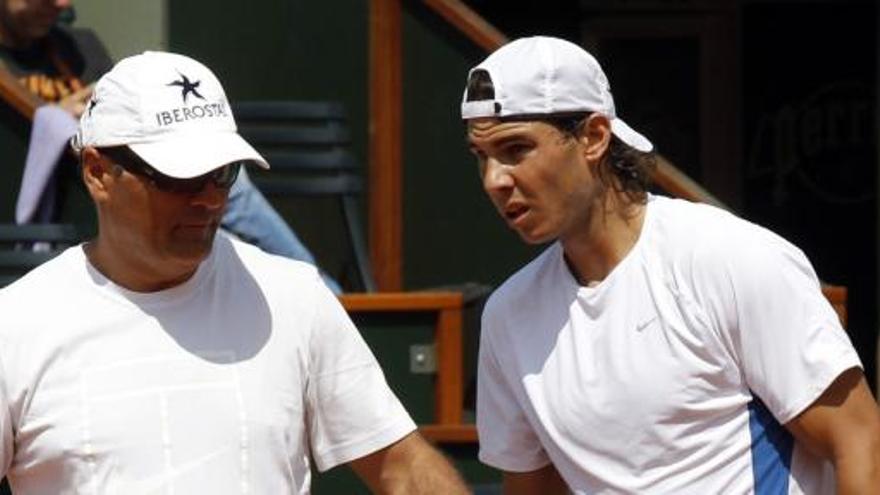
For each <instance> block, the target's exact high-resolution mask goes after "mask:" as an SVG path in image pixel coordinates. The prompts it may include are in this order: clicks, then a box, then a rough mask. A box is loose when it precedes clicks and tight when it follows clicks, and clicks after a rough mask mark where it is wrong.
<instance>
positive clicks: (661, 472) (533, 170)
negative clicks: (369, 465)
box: [462, 37, 880, 495]
mask: <svg viewBox="0 0 880 495" xmlns="http://www.w3.org/2000/svg"><path fill="white" fill-rule="evenodd" d="M463 100H464V101H463V102H462V116H463V118H464V119H465V120H466V122H467V126H468V139H469V142H470V146H471V149H472V151H473V152H474V154H475V155H476V156H477V159H478V162H479V167H480V174H481V177H482V181H483V186H484V188H485V190H486V193H487V194H488V195H489V198H490V199H491V200H492V202H493V203H494V205H495V207H496V208H497V209H498V212H499V213H500V214H501V216H502V217H503V218H504V219H505V220H506V222H507V223H508V225H509V226H510V227H511V228H512V229H514V230H515V231H516V232H517V233H518V234H519V235H520V237H522V239H523V240H524V241H526V242H528V243H533V244H538V243H550V246H549V247H548V248H547V249H546V250H545V251H544V252H543V253H542V254H541V255H540V256H538V257H537V258H536V259H535V260H533V261H532V262H531V263H529V264H528V265H526V266H525V267H524V268H522V269H521V270H520V271H518V272H517V273H516V274H514V275H513V276H512V277H510V278H509V279H508V280H507V281H506V282H505V283H504V284H503V285H502V286H501V287H500V288H499V289H498V290H497V291H496V292H495V293H494V294H493V295H492V297H491V298H490V300H489V302H488V303H487V305H486V309H485V312H484V314H483V325H482V336H481V346H480V360H479V376H478V381H477V383H478V391H477V427H478V430H479V438H480V459H481V460H482V461H483V462H485V463H487V464H489V465H492V466H495V467H497V468H499V469H501V470H503V471H504V488H505V493H507V494H520V493H541V494H542V495H544V494H547V493H554V492H555V493H563V492H565V490H567V489H568V490H572V491H574V492H576V493H676V494H679V493H694V494H707V493H725V494H728V493H742V494H746V493H758V494H767V493H774V494H776V493H785V494H788V493H792V494H794V493H805V494H827V493H833V492H834V490H835V485H836V487H837V490H838V491H839V492H840V493H864V494H867V493H876V491H877V489H878V487H880V414H878V410H877V405H876V403H875V402H874V400H873V398H872V396H871V392H870V391H869V389H868V387H867V385H866V383H865V379H864V376H863V374H862V371H861V363H860V362H859V359H858V356H857V355H856V352H855V350H854V349H853V347H852V345H851V343H850V342H849V339H848V338H847V335H846V333H845V332H844V330H843V329H842V328H841V326H840V323H839V320H838V318H837V316H836V314H835V312H834V311H833V309H832V308H831V307H830V305H829V304H828V302H827V301H826V300H825V299H824V298H823V296H822V294H821V292H820V288H819V282H818V280H817V278H816V275H815V273H814V271H813V268H812V267H811V266H810V263H809V261H808V260H807V259H806V257H805V256H804V255H803V253H802V252H801V251H800V250H799V249H797V248H796V247H795V246H793V245H791V244H789V243H788V242H786V241H785V240H783V239H782V238H780V237H779V236H777V235H775V234H773V233H772V232H770V231H768V230H765V229H763V228H761V227H759V226H757V225H754V224H751V223H748V222H746V221H744V220H742V219H739V218H737V217H735V216H733V215H731V214H729V213H727V212H724V211H721V210H719V209H716V208H713V207H710V206H706V205H698V204H692V203H688V202H685V201H681V200H674V199H669V198H665V197H661V196H655V195H652V194H648V193H647V192H646V188H647V184H648V174H649V172H650V168H651V166H652V155H651V151H652V145H651V143H650V141H648V140H647V139H646V138H645V137H644V136H642V135H641V134H639V133H638V132H636V131H635V130H633V129H632V128H631V127H629V126H628V125H627V124H625V123H624V122H623V121H622V120H621V119H620V118H619V117H618V116H617V115H616V113H615V108H614V101H613V99H612V96H611V91H610V89H609V84H608V80H607V79H606V77H605V74H604V73H603V72H602V69H601V67H600V66H599V64H598V63H597V62H596V60H595V59H594V58H593V57H592V56H590V55H589V54H588V53H587V52H585V51H584V50H582V49H581V48H579V47H578V46H576V45H574V44H572V43H569V42H567V41H563V40H559V39H554V38H546V37H534V38H525V39H520V40H517V41H514V42H511V43H509V44H508V45H506V46H504V47H502V48H501V49H499V50H498V51H496V52H495V53H493V54H492V55H490V56H489V57H488V58H487V59H486V60H485V61H483V62H482V63H481V64H479V65H477V66H476V67H474V68H473V69H472V70H471V71H470V73H469V75H468V83H467V88H466V90H465V93H464V99H463ZM829 461H830V462H829ZM832 465H833V468H832Z"/></svg>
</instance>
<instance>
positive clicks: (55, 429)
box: [0, 235, 415, 495]
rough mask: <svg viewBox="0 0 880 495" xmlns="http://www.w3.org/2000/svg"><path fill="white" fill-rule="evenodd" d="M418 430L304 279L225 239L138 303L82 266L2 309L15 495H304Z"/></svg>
mask: <svg viewBox="0 0 880 495" xmlns="http://www.w3.org/2000/svg"><path fill="white" fill-rule="evenodd" d="M414 429H415V425H414V423H413V422H412V420H411V419H410V417H409V415H408V414H407V413H406V411H405V410H404V409H403V407H402V405H401V404H400V402H399V401H398V399H397V398H396V397H395V395H394V394H393V393H392V391H391V390H390V389H389V388H388V386H387V384H386V382H385V379H384V376H383V374H382V371H381V369H380V368H379V366H378V364H377V363H376V360H375V358H374V357H373V355H372V353H371V352H370V350H369V348H368V347H367V346H366V344H365V343H364V341H363V340H362V339H361V337H360V335H359V334H358V332H357V330H356V329H355V327H354V325H353V324H352V322H351V320H350V319H349V318H348V316H347V315H346V314H345V311H344V310H343V308H342V307H341V305H340V304H339V302H338V301H337V300H336V298H335V297H334V296H333V295H332V294H331V293H330V292H329V290H327V289H326V287H325V286H324V284H323V283H322V282H321V280H320V277H319V276H318V274H317V271H316V270H315V269H314V268H313V267H311V266H310V265H307V264H305V263H300V262H296V261H292V260H288V259H284V258H281V257H277V256H271V255H267V254H265V253H262V252H261V251H259V250H258V249H256V248H254V247H252V246H249V245H247V244H243V243H241V242H238V241H235V240H232V239H230V238H229V237H227V236H225V235H219V236H218V237H217V239H216V242H215V243H214V249H213V252H212V254H211V255H210V256H209V257H208V259H206V260H205V262H203V263H202V264H201V265H200V267H199V269H198V270H197V272H196V273H195V274H194V275H193V277H192V278H190V279H189V280H188V281H187V282H185V283H183V284H182V285H180V286H177V287H174V288H171V289H168V290H164V291H160V292H155V293H135V292H132V291H128V290H125V289H123V288H121V287H119V286H117V285H115V284H113V283H112V282H110V281H109V280H107V279H106V278H105V277H103V276H102V275H101V274H100V273H99V272H98V271H97V270H95V269H94V268H93V267H92V266H91V265H90V264H89V263H88V261H87V260H86V258H85V256H84V253H83V251H82V248H81V247H75V248H71V249H69V250H67V251H65V252H64V253H62V254H61V255H60V256H59V257H58V258H56V259H54V260H52V261H51V262H49V263H46V264H44V265H43V266H41V267H39V268H38V269H36V270H35V271H33V272H31V273H30V274H28V275H27V276H25V277H24V278H23V279H21V280H20V281H18V282H17V283H15V284H13V285H11V286H9V287H8V288H6V289H3V290H2V291H0V474H6V475H7V476H8V477H9V480H10V482H11V485H12V488H13V491H14V492H15V493H16V495H27V494H49V493H51V494H62V493H101V494H112V493H119V494H126V495H129V494H139V493H211V494H214V493H230V494H231V493H237V494H245V493H252V494H264V493H266V494H268V493H308V491H309V486H310V469H309V462H310V461H309V458H310V457H311V458H313V459H314V461H315V463H316V466H317V468H318V469H319V470H322V471H323V470H326V469H329V468H330V467H333V466H335V465H337V464H340V463H345V462H348V461H350V460H353V459H356V458H359V457H362V456H363V455H366V454H369V453H371V452H374V451H376V450H378V449H380V448H382V447H385V446H387V445H389V444H391V443H393V442H394V441H396V440H399V439H400V438H402V437H403V436H405V435H406V434H408V433H409V432H411V431H413V430H414Z"/></svg>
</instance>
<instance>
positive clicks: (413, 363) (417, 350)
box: [409, 344, 437, 375]
mask: <svg viewBox="0 0 880 495" xmlns="http://www.w3.org/2000/svg"><path fill="white" fill-rule="evenodd" d="M409 371H410V373H415V374H418V375H425V374H431V373H436V372H437V348H436V347H435V346H434V344H417V345H411V346H409Z"/></svg>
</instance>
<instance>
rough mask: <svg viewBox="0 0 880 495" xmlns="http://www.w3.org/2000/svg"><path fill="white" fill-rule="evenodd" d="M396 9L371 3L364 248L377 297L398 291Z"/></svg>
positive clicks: (395, 0) (392, 2) (394, 0)
mask: <svg viewBox="0 0 880 495" xmlns="http://www.w3.org/2000/svg"><path fill="white" fill-rule="evenodd" d="M400 38H401V5H400V0H370V57H369V58H370V123H369V140H370V144H369V149H370V151H369V155H370V160H369V188H370V189H369V229H368V230H369V242H370V259H371V261H372V263H373V270H374V272H375V277H376V285H377V286H378V288H379V290H380V291H398V290H400V289H401V287H402V278H403V276H402V272H403V270H402V267H403V250H402V247H401V246H402V232H403V228H402V224H403V209H402V208H401V205H402V201H403V199H402V192H403V191H402V187H401V183H402V180H401V174H402V167H401V147H402V146H401V143H402V142H403V141H402V136H401V126H400V122H401V107H402V101H403V94H402V92H401V83H400V81H401V48H400V44H401V39H400Z"/></svg>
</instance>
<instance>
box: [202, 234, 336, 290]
mask: <svg viewBox="0 0 880 495" xmlns="http://www.w3.org/2000/svg"><path fill="white" fill-rule="evenodd" d="M215 248H216V249H220V250H225V251H227V252H228V253H234V257H235V258H237V259H238V260H240V262H241V263H242V266H243V267H244V268H245V269H246V270H247V271H248V272H250V273H251V274H252V275H253V276H254V277H256V278H257V280H259V281H261V282H268V283H274V282H276V281H277V282H280V283H282V284H285V285H287V286H289V287H293V286H294V285H297V284H312V283H315V282H317V283H320V275H319V274H318V269H317V268H315V267H314V266H313V265H310V264H309V263H306V262H303V261H299V260H294V259H291V258H286V257H284V256H278V255H275V254H270V253H267V252H265V251H263V250H262V249H260V248H258V247H256V246H254V245H253V244H249V243H247V242H244V241H242V240H240V239H237V238H235V237H234V236H232V235H228V234H221V235H219V236H218V238H217V242H216V244H215Z"/></svg>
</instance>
